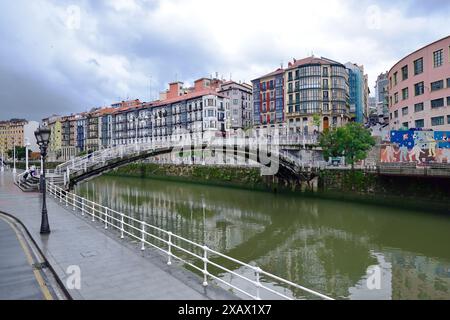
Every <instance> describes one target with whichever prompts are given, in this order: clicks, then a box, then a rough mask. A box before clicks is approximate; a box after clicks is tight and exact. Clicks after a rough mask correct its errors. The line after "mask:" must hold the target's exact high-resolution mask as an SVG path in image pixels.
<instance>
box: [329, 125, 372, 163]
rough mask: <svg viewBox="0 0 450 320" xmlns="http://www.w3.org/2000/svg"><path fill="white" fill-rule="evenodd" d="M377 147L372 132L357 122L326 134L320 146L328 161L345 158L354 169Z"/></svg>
mask: <svg viewBox="0 0 450 320" xmlns="http://www.w3.org/2000/svg"><path fill="white" fill-rule="evenodd" d="M374 145H375V139H374V138H373V137H372V136H371V134H370V131H369V130H367V129H365V128H364V127H363V126H362V125H361V124H359V123H356V122H351V123H348V124H347V125H345V126H343V127H340V128H337V129H333V130H330V131H327V132H324V133H323V134H322V135H321V137H320V146H321V147H322V150H323V155H324V157H325V158H326V159H328V158H330V157H340V156H345V158H346V160H347V162H348V163H350V164H351V165H352V169H354V165H355V162H357V161H359V160H363V159H365V158H366V157H367V153H368V151H369V150H370V149H371V148H372V147H373V146H374Z"/></svg>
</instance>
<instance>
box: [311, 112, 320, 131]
mask: <svg viewBox="0 0 450 320" xmlns="http://www.w3.org/2000/svg"><path fill="white" fill-rule="evenodd" d="M320 120H321V118H320V115H318V114H315V115H313V118H312V124H313V126H315V127H316V130H317V131H319V128H320Z"/></svg>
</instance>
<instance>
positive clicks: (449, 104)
mask: <svg viewBox="0 0 450 320" xmlns="http://www.w3.org/2000/svg"><path fill="white" fill-rule="evenodd" d="M447 105H448V106H450V97H447Z"/></svg>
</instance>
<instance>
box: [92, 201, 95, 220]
mask: <svg viewBox="0 0 450 320" xmlns="http://www.w3.org/2000/svg"><path fill="white" fill-rule="evenodd" d="M91 204H92V207H91V208H92V212H91V213H92V222H94V221H95V202H93V201H91Z"/></svg>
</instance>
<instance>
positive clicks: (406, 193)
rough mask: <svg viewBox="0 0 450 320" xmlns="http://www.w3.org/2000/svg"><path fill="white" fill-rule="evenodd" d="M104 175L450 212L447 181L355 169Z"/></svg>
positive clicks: (130, 169) (147, 166)
mask: <svg viewBox="0 0 450 320" xmlns="http://www.w3.org/2000/svg"><path fill="white" fill-rule="evenodd" d="M109 175H118V176H128V177H139V178H156V179H166V180H176V181H186V182H190V183H202V184H211V185H219V186H231V187H239V188H245V189H252V190H265V191H276V192H280V193H290V194H298V195H304V196H313V197H321V198H329V199H338V200H348V201H358V202H367V203H371V204H381V205H389V206H400V207H404V208H420V209H424V210H431V211H440V212H442V211H445V212H450V179H442V178H426V177H387V176H379V175H377V174H376V173H368V172H363V171H359V170H355V171H353V172H352V171H350V170H335V169H334V170H333V169H326V170H322V171H321V172H319V174H318V176H317V177H316V178H314V179H313V180H312V181H310V183H302V184H301V185H300V186H298V185H297V186H293V185H289V184H285V183H283V182H281V181H279V180H278V179H277V178H276V177H272V176H267V177H265V176H261V175H260V170H259V169H258V168H255V167H231V166H201V165H172V164H153V163H135V164H130V165H127V166H124V167H121V168H118V169H115V170H113V171H112V172H110V173H109Z"/></svg>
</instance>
